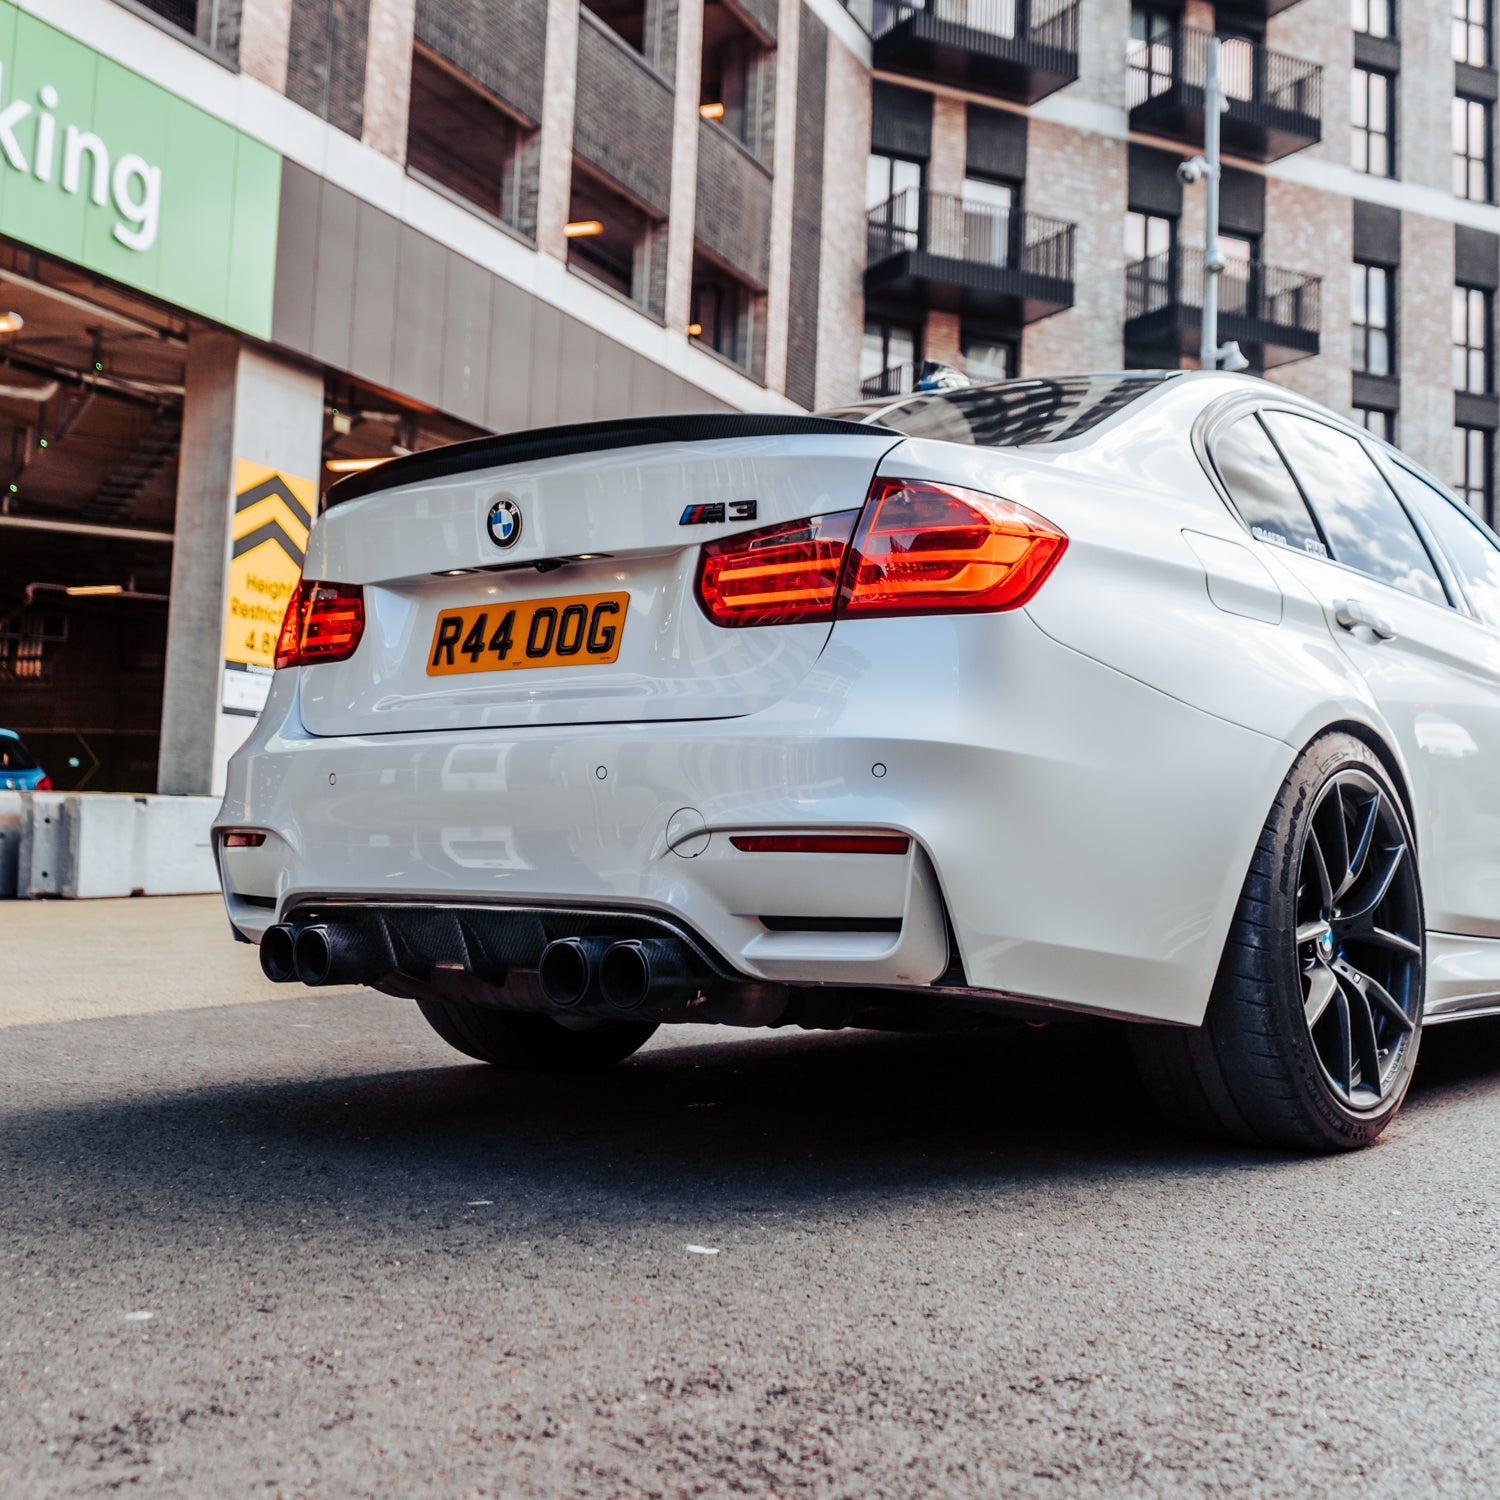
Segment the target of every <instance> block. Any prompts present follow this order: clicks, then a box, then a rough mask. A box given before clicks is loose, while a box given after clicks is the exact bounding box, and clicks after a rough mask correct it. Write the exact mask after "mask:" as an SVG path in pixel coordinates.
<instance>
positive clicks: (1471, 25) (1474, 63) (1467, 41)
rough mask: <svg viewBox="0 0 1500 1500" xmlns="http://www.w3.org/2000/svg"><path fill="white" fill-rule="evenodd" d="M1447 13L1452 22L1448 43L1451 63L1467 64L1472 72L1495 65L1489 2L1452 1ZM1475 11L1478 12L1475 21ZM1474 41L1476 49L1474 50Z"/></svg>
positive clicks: (1472, 0)
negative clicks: (1475, 69)
mask: <svg viewBox="0 0 1500 1500" xmlns="http://www.w3.org/2000/svg"><path fill="white" fill-rule="evenodd" d="M1449 9H1450V13H1451V16H1452V22H1453V30H1452V42H1451V50H1452V53H1453V61H1454V62H1458V63H1466V64H1467V65H1468V66H1469V67H1471V68H1488V67H1492V66H1493V65H1494V43H1493V36H1494V31H1493V25H1492V22H1491V20H1490V0H1452V3H1451V5H1450V7H1449ZM1476 11H1477V12H1478V17H1477V19H1476V17H1475V12H1476ZM1460 38H1462V41H1460ZM1476 40H1477V42H1478V46H1477V47H1476V46H1475V42H1476ZM1476 53H1477V54H1478V55H1477V56H1476V55H1475V54H1476Z"/></svg>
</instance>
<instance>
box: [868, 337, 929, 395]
mask: <svg viewBox="0 0 1500 1500" xmlns="http://www.w3.org/2000/svg"><path fill="white" fill-rule="evenodd" d="M921 347H922V336H921V332H920V330H919V329H917V328H914V327H912V326H910V325H908V324H904V323H885V322H880V321H878V320H877V321H874V322H869V323H866V324H865V337H864V342H863V343H862V344H861V345H860V349H859V390H860V394H861V395H862V396H905V395H906V394H907V393H908V392H910V391H911V389H912V387H913V386H914V385H915V384H916V379H917V377H916V370H917V360H918V357H919V353H920V350H921Z"/></svg>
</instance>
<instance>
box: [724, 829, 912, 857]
mask: <svg viewBox="0 0 1500 1500" xmlns="http://www.w3.org/2000/svg"><path fill="white" fill-rule="evenodd" d="M729 842H730V843H731V844H733V845H734V847H735V848H736V849H739V850H741V851H742V852H743V853H745V854H905V853H906V851H907V850H908V849H909V848H910V847H911V840H910V839H909V838H907V837H906V836H905V834H899V833H740V834H731V835H730V836H729Z"/></svg>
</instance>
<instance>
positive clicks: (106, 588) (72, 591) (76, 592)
mask: <svg viewBox="0 0 1500 1500" xmlns="http://www.w3.org/2000/svg"><path fill="white" fill-rule="evenodd" d="M124 592H125V585H124V584H121V583H79V584H74V585H73V587H72V588H67V589H64V590H63V593H65V594H69V595H71V596H72V597H73V598H75V599H82V598H85V597H88V596H90V595H94V594H123V593H124Z"/></svg>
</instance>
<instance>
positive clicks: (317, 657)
mask: <svg viewBox="0 0 1500 1500" xmlns="http://www.w3.org/2000/svg"><path fill="white" fill-rule="evenodd" d="M364 633H365V591H364V589H363V588H361V587H360V585H359V584H357V583H315V582H314V581H313V580H312V579H309V578H304V579H303V580H302V581H301V582H300V583H299V584H298V585H297V591H296V593H294V594H293V595H292V598H291V602H290V603H289V604H288V605H287V607H286V617H285V618H284V619H283V620H282V622H281V636H280V638H279V639H278V640H277V642H276V667H277V670H278V671H279V670H280V669H281V668H282V667H311V666H316V665H317V664H318V663H319V662H327V661H345V660H346V659H347V658H349V657H351V656H353V655H354V649H355V647H356V646H358V645H359V640H360V637H361V636H362V635H363V634H364Z"/></svg>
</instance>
